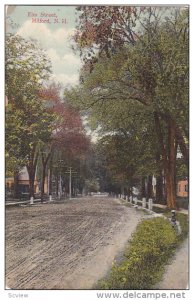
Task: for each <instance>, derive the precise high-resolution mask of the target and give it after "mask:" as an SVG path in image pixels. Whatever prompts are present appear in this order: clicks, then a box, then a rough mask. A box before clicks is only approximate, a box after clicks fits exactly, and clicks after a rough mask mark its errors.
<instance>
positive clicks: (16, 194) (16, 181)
mask: <svg viewBox="0 0 194 300" xmlns="http://www.w3.org/2000/svg"><path fill="white" fill-rule="evenodd" d="M19 197H20V195H19V171H18V170H16V171H15V172H14V199H18V198H19Z"/></svg>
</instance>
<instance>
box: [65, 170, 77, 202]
mask: <svg viewBox="0 0 194 300" xmlns="http://www.w3.org/2000/svg"><path fill="white" fill-rule="evenodd" d="M65 173H66V174H69V198H70V199H71V197H72V193H71V189H72V175H73V174H76V173H77V172H75V171H72V167H69V170H68V171H67V172H65Z"/></svg>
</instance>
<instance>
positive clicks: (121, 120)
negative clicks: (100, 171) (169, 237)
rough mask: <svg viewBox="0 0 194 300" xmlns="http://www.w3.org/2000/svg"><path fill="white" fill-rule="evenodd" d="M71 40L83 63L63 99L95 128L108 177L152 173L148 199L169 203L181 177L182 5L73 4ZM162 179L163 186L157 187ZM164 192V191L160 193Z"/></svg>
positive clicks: (184, 137) (126, 182)
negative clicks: (74, 19) (75, 16)
mask: <svg viewBox="0 0 194 300" xmlns="http://www.w3.org/2000/svg"><path fill="white" fill-rule="evenodd" d="M77 10H78V23H77V31H76V33H75V35H74V39H73V47H74V49H75V50H76V51H77V50H78V51H79V53H80V56H81V58H82V62H83V66H82V69H81V71H80V84H79V86H77V87H75V88H72V89H71V90H70V91H69V90H66V91H65V97H66V98H67V99H68V103H70V104H71V105H73V106H74V107H76V108H79V109H80V110H82V111H84V112H85V113H87V116H88V118H89V122H90V126H91V127H92V128H94V129H96V128H97V129H98V131H99V135H100V136H101V139H100V140H99V142H98V149H99V151H100V152H101V153H103V155H104V156H103V157H104V161H105V164H104V166H105V165H106V171H107V173H108V174H109V175H111V176H112V183H114V182H115V184H116V183H117V184H118V182H119V183H120V185H121V186H127V187H128V188H129V193H130V190H131V187H132V185H133V180H135V178H137V177H138V178H141V182H142V184H141V189H142V195H143V194H144V193H145V191H144V190H145V178H148V189H149V182H150V180H151V178H152V175H153V174H154V175H155V177H156V198H157V200H158V201H163V198H164V194H165V197H166V199H165V201H166V202H167V205H168V207H169V208H175V207H176V182H177V172H178V174H180V173H181V170H182V174H184V175H186V176H187V177H188V164H189V123H188V116H189V21H188V19H189V17H188V8H185V7H170V6H169V7H154V6H149V7H146V6H139V7H134V6H133V7H132V6H80V7H78V8H77ZM164 183H165V189H164V188H163V186H164ZM164 192H165V193H164Z"/></svg>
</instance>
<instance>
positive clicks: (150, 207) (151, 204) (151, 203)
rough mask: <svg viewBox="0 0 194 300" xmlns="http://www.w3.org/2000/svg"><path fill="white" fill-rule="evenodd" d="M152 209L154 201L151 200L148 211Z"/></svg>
mask: <svg viewBox="0 0 194 300" xmlns="http://www.w3.org/2000/svg"><path fill="white" fill-rule="evenodd" d="M152 207H153V200H152V199H151V198H150V199H149V200H148V209H149V210H152Z"/></svg>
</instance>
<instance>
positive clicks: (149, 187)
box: [147, 175, 153, 200]
mask: <svg viewBox="0 0 194 300" xmlns="http://www.w3.org/2000/svg"><path fill="white" fill-rule="evenodd" d="M149 198H151V199H153V187H152V175H149V176H148V181H147V200H148V199H149Z"/></svg>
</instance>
